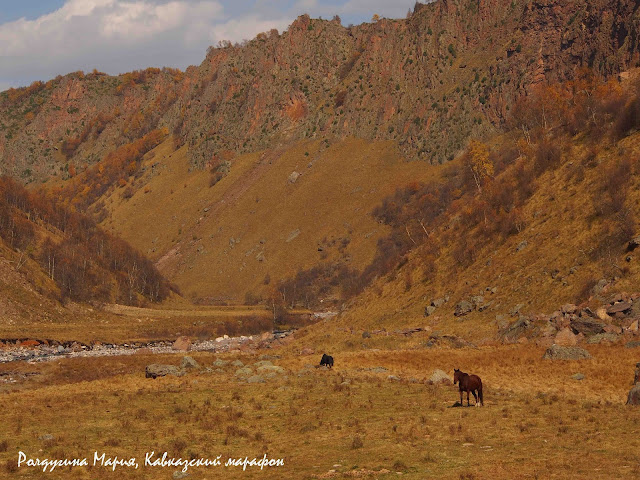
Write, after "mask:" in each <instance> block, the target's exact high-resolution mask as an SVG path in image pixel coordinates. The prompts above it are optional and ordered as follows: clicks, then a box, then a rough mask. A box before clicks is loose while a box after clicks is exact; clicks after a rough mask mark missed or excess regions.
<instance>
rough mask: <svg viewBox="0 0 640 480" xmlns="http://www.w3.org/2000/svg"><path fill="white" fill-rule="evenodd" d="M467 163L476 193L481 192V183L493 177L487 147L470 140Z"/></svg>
mask: <svg viewBox="0 0 640 480" xmlns="http://www.w3.org/2000/svg"><path fill="white" fill-rule="evenodd" d="M468 161H469V167H470V168H471V173H472V174H473V179H474V180H475V182H476V186H477V187H478V191H480V192H481V191H482V183H483V182H484V181H485V180H486V179H488V178H491V177H493V162H492V161H491V159H490V158H489V146H488V145H487V144H485V143H482V142H481V141H479V140H475V139H472V140H471V141H470V142H469V151H468Z"/></svg>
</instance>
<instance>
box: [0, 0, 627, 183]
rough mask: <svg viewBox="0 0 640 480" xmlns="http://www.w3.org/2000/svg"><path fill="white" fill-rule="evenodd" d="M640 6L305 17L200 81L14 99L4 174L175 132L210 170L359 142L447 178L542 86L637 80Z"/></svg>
mask: <svg viewBox="0 0 640 480" xmlns="http://www.w3.org/2000/svg"><path fill="white" fill-rule="evenodd" d="M639 4H640V2H638V1H632V0H596V1H588V2H587V1H578V0H538V1H524V0H513V1H508V0H440V1H437V2H433V3H429V4H426V5H423V4H416V8H415V9H414V12H413V13H412V15H410V16H409V17H408V18H407V19H403V20H388V19H382V20H380V21H377V22H375V23H366V24H362V25H358V26H352V27H348V28H347V27H344V26H342V25H341V24H340V23H339V21H338V20H337V19H336V20H333V21H327V20H317V19H311V18H309V17H308V16H301V17H299V18H298V19H297V20H296V21H295V22H293V23H292V24H291V26H290V27H289V29H288V30H287V31H285V32H283V33H279V32H277V31H275V30H274V31H271V32H268V33H264V34H260V35H258V36H257V37H256V38H255V39H253V40H251V41H249V42H246V43H245V44H243V45H230V44H222V45H220V46H219V47H218V48H210V49H209V51H208V52H207V55H206V58H205V59H204V61H203V62H202V64H201V65H200V66H198V67H189V68H188V69H187V71H186V72H180V71H177V70H172V69H162V70H159V69H147V70H144V71H136V72H131V73H127V74H123V75H119V76H108V75H104V74H101V73H100V72H97V71H94V72H93V73H90V74H84V73H82V72H76V73H71V74H69V75H66V76H64V77H58V78H56V79H53V80H50V81H48V82H46V83H42V82H36V83H34V84H32V85H31V86H30V87H27V88H23V89H12V90H9V91H6V92H3V93H2V94H0V173H3V174H10V175H12V176H16V177H21V178H22V179H23V180H24V181H25V182H29V181H34V180H38V181H40V180H45V179H48V178H50V177H52V176H59V177H62V178H68V177H69V176H73V175H74V174H75V173H76V171H81V170H82V169H83V168H85V167H86V166H87V165H90V164H93V163H96V162H98V161H100V159H101V158H103V157H104V155H106V153H108V152H110V151H112V150H114V149H115V148H116V147H118V146H119V145H122V144H124V143H129V142H131V141H133V140H135V139H137V138H140V137H141V136H143V135H144V134H146V133H148V132H150V131H151V130H153V129H157V128H163V127H164V128H167V129H168V130H169V131H170V132H173V133H174V134H175V139H176V142H177V143H178V144H185V143H186V144H187V145H188V147H189V149H188V151H189V153H188V154H189V157H190V160H191V163H192V165H193V166H199V167H204V166H207V165H212V164H215V163H216V162H217V161H218V159H219V158H221V157H223V156H224V154H225V152H228V151H231V152H235V153H243V152H251V151H257V150H260V149H264V148H269V147H271V148H273V147H276V146H278V145H281V144H283V143H287V142H289V141H292V140H300V139H305V138H344V137H346V136H355V137H360V138H364V139H369V140H394V141H395V142H397V144H398V145H399V146H400V148H401V150H402V152H403V154H404V155H405V156H406V157H407V158H408V159H421V160H425V161H428V162H431V163H441V162H443V161H446V160H448V159H450V158H452V157H453V156H454V155H455V153H456V152H458V151H459V149H460V148H461V147H462V146H464V144H465V142H466V141H467V139H468V138H469V137H470V136H478V137H482V136H485V135H487V134H488V133H490V132H492V131H495V130H499V129H501V127H502V125H503V122H504V119H505V117H506V115H507V114H508V110H509V108H510V106H511V104H512V103H513V101H514V99H515V98H516V97H518V96H520V95H522V94H525V93H526V92H527V91H528V89H530V87H531V86H532V85H535V84H537V83H540V82H544V81H545V80H563V79H567V78H572V76H573V75H575V72H576V71H577V70H578V69H579V68H580V67H585V66H586V67H592V68H594V69H595V70H596V71H598V72H599V73H601V74H603V75H612V74H616V73H618V72H620V71H622V70H625V69H627V68H628V67H630V66H634V65H637V64H638V63H639V57H638V45H637V38H638V24H639V22H640V15H639V14H638V6H639ZM443 132H446V133H443Z"/></svg>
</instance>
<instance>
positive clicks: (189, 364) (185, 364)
mask: <svg viewBox="0 0 640 480" xmlns="http://www.w3.org/2000/svg"><path fill="white" fill-rule="evenodd" d="M180 366H181V367H182V368H184V369H185V370H191V369H194V368H200V364H198V362H196V361H195V360H194V359H193V357H182V364H181V365H180Z"/></svg>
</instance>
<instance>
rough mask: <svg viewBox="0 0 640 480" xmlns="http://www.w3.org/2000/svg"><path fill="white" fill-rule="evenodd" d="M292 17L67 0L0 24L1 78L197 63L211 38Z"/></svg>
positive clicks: (160, 3) (204, 6)
mask: <svg viewBox="0 0 640 480" xmlns="http://www.w3.org/2000/svg"><path fill="white" fill-rule="evenodd" d="M289 21H290V19H289V18H286V17H284V16H282V17H280V18H273V17H271V18H269V17H259V16H257V15H255V14H252V15H241V16H238V17H236V18H229V16H228V15H226V14H225V11H224V7H223V5H222V4H221V3H220V2H219V1H194V0H174V1H167V0H128V1H125V0H68V1H67V2H66V3H65V4H64V5H63V6H62V7H61V8H60V9H59V10H56V11H55V12H52V13H49V14H47V15H43V16H41V17H39V18H37V19H35V20H26V19H19V20H16V21H13V22H9V23H5V24H2V25H0V85H2V87H6V86H8V85H12V86H18V85H24V84H27V83H30V82H31V81H33V80H36V79H42V80H47V79H49V78H52V77H55V76H56V75H58V74H65V73H68V72H72V71H75V70H85V71H90V70H92V69H93V68H98V69H99V70H102V71H106V72H108V73H112V74H117V73H121V72H125V71H129V70H134V69H140V68H145V67H148V66H172V67H176V66H177V67H180V68H185V67H187V66H188V65H190V64H199V63H200V62H201V61H202V60H203V59H204V57H205V54H206V49H207V47H208V46H209V45H211V44H215V43H217V41H219V40H222V39H225V40H232V41H241V40H243V39H249V38H253V37H254V36H255V35H256V34H258V33H260V32H262V31H266V30H270V29H271V28H279V29H283V28H284V27H286V25H288V23H289Z"/></svg>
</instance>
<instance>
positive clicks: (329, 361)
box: [320, 353, 333, 368]
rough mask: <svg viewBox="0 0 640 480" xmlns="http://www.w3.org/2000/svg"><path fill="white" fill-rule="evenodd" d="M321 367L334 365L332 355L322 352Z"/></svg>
mask: <svg viewBox="0 0 640 480" xmlns="http://www.w3.org/2000/svg"><path fill="white" fill-rule="evenodd" d="M320 366H321V367H329V368H331V367H333V357H332V356H331V355H327V354H326V353H323V354H322V360H320Z"/></svg>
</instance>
